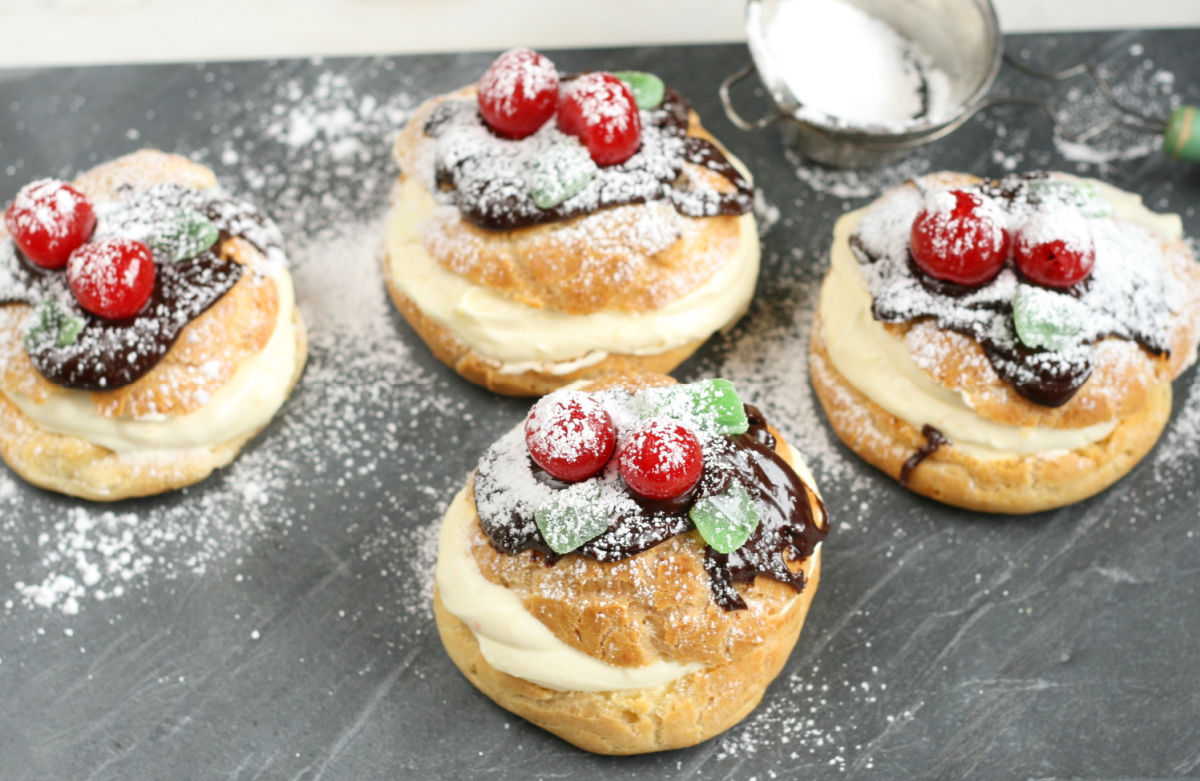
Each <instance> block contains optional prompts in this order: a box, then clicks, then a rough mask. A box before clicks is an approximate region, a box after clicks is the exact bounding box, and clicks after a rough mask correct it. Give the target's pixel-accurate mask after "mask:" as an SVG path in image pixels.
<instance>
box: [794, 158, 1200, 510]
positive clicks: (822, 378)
mask: <svg viewBox="0 0 1200 781" xmlns="http://www.w3.org/2000/svg"><path fill="white" fill-rule="evenodd" d="M1198 339H1200V266H1198V265H1197V264H1196V262H1195V260H1194V259H1193V258H1192V256H1191V253H1190V252H1189V250H1188V247H1187V245H1186V244H1185V243H1184V241H1183V238H1182V228H1181V222H1180V220H1179V218H1178V217H1177V216H1175V215H1163V214H1155V213H1153V212H1151V211H1150V210H1148V209H1146V208H1145V207H1144V206H1143V205H1142V203H1141V199H1140V198H1138V197H1137V196H1136V195H1133V194H1130V193H1127V192H1124V191H1121V190H1118V189H1117V188H1114V187H1111V186H1109V185H1106V184H1104V183H1101V182H1097V181H1092V180H1083V179H1078V178H1075V177H1072V176H1069V175H1066V174H1058V173H1033V174H1021V175H1011V176H1007V177H1005V178H1003V179H1000V180H986V181H985V180H980V179H978V178H975V177H971V176H967V175H962V174H951V173H941V174H934V175H930V176H926V177H922V178H920V179H918V180H915V181H910V182H908V183H907V184H905V185H903V186H901V187H898V188H896V189H895V190H892V191H890V192H888V193H886V194H885V195H883V196H882V197H881V198H879V199H878V200H877V201H876V202H874V203H873V204H871V205H870V206H868V207H866V208H863V209H860V210H858V211H854V212H851V213H849V214H846V215H844V216H843V217H842V218H841V219H840V220H839V221H838V223H837V225H836V227H835V229H834V239H833V248H832V252H831V261H830V270H829V273H828V275H827V277H826V278H825V281H824V283H823V285H822V288H821V293H820V299H819V302H818V307H817V316H816V320H815V324H814V328H813V332H812V340H811V346H810V353H809V357H810V366H811V377H812V383H813V386H814V388H815V389H816V391H817V395H818V396H819V398H820V400H821V402H822V404H823V406H824V408H825V411H826V413H827V415H828V417H829V420H830V423H831V424H832V426H833V428H834V430H835V431H836V432H837V434H838V436H839V437H840V438H841V439H842V441H843V442H845V443H846V445H847V446H849V447H850V448H851V449H852V450H854V451H855V452H856V453H857V454H858V455H859V456H861V457H862V458H864V459H865V460H867V461H868V462H870V463H871V464H873V465H874V466H876V467H878V468H879V469H881V470H883V471H884V472H886V473H888V474H889V475H891V476H893V477H895V478H897V479H898V480H900V482H901V483H903V484H904V485H906V486H908V487H909V488H911V489H912V490H914V491H916V492H918V493H921V494H924V495H926V496H929V497H931V498H934V499H937V500H939V501H942V502H946V503H948V504H952V505H957V506H960V507H965V508H968V509H973V510H981V511H987V512H999V513H1026V512H1035V511H1039V510H1046V509H1050V508H1054V507H1061V506H1063V505H1067V504H1070V503H1072V502H1076V501H1079V500H1080V499H1083V498H1085V497H1088V496H1091V495H1093V494H1095V493H1097V492H1099V491H1101V490H1103V489H1104V488H1106V487H1108V486H1109V485H1111V484H1113V483H1114V482H1115V481H1117V480H1118V479H1119V478H1120V477H1122V476H1123V475H1124V474H1126V473H1127V472H1128V471H1129V470H1130V469H1132V468H1133V466H1134V465H1135V464H1137V463H1138V461H1139V460H1140V459H1141V458H1142V457H1143V456H1145V454H1146V453H1147V452H1148V451H1149V450H1150V448H1151V447H1152V446H1153V445H1154V443H1155V441H1156V440H1157V439H1158V436H1159V434H1161V432H1162V431H1163V428H1164V427H1165V425H1166V423H1167V419H1168V417H1169V415H1170V411H1171V381H1172V380H1173V379H1174V378H1175V377H1177V376H1178V375H1179V374H1180V373H1181V372H1182V371H1183V370H1184V369H1185V368H1186V367H1188V366H1189V365H1190V364H1191V363H1192V362H1193V361H1194V359H1195V356H1196V346H1197V341H1198Z"/></svg>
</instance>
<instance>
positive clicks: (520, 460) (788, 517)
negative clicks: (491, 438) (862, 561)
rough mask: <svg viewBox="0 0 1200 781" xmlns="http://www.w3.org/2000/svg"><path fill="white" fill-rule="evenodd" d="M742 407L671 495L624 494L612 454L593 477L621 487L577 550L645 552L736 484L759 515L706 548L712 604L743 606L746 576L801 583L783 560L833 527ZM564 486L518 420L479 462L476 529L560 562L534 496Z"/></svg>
mask: <svg viewBox="0 0 1200 781" xmlns="http://www.w3.org/2000/svg"><path fill="white" fill-rule="evenodd" d="M745 410H746V415H747V417H748V419H749V422H750V426H749V429H748V430H747V431H746V432H745V433H744V434H739V435H731V436H720V437H719V438H718V439H719V440H720V441H719V442H715V443H714V442H712V441H709V442H708V443H706V445H705V451H704V469H703V473H702V475H701V477H700V481H699V482H698V483H697V484H696V486H695V487H694V488H693V489H692V490H691V491H689V492H688V493H685V494H684V495H683V496H681V497H678V498H677V499H673V500H669V501H651V500H648V499H643V498H641V497H638V496H636V495H634V494H633V493H632V492H629V491H628V489H626V488H625V487H624V485H623V484H622V483H621V482H620V480H619V478H618V477H616V469H615V459H614V463H612V464H610V469H608V470H606V472H605V473H604V474H603V477H602V478H599V479H602V480H603V481H604V482H605V483H606V484H607V485H608V486H609V489H610V490H611V491H613V492H619V494H620V495H619V498H618V499H617V500H616V501H611V503H610V506H611V510H610V516H609V517H610V518H611V521H610V523H609V527H608V531H606V532H604V533H603V534H601V535H600V536H599V537H596V538H595V539H593V540H592V541H590V542H587V543H585V544H584V545H582V546H581V547H579V548H578V549H576V550H575V551H574V552H573V553H574V554H578V555H580V556H584V557H586V558H590V559H594V560H596V561H605V562H612V561H621V560H623V559H627V558H629V557H631V556H635V555H637V554H639V553H641V552H643V551H645V550H649V549H650V548H652V547H654V546H655V545H658V544H659V543H661V542H664V541H665V540H668V539H670V538H671V537H674V536H676V535H679V534H684V533H686V532H687V531H689V530H690V529H692V528H693V524H692V522H691V520H690V519H689V517H688V510H690V509H691V507H692V505H694V504H695V503H696V502H697V501H698V500H699V499H701V498H703V497H706V496H711V495H714V494H718V493H721V492H722V491H724V490H725V489H726V488H727V487H729V486H730V484H731V483H732V482H733V481H737V482H739V483H741V484H742V485H743V486H744V487H745V489H746V491H747V492H748V493H749V494H750V497H751V498H752V499H753V500H754V502H755V504H756V505H757V507H758V509H759V513H760V517H761V520H760V522H759V525H758V527H757V528H756V529H755V530H754V531H753V532H752V533H751V535H750V537H749V539H747V540H746V542H745V543H744V544H743V545H742V546H741V547H740V548H738V549H737V550H735V551H733V552H732V553H729V554H722V553H718V552H717V551H715V550H713V549H712V548H706V552H705V561H704V567H705V570H706V571H707V572H708V575H709V587H710V590H711V592H712V595H713V600H714V602H716V604H718V605H719V606H720V607H721V608H723V609H725V610H738V609H741V608H744V607H746V603H745V601H744V600H743V599H742V596H741V595H740V594H739V593H738V591H737V590H736V588H734V584H736V583H748V582H751V581H753V580H754V578H755V577H756V576H758V575H765V576H767V577H769V578H772V579H774V580H777V581H779V582H781V583H786V584H788V585H790V586H792V588H794V589H796V591H800V590H801V589H803V588H804V582H805V581H804V575H803V573H802V572H801V571H799V570H797V571H793V570H792V569H791V568H790V567H789V566H788V564H789V563H790V564H792V565H795V564H797V563H799V562H800V561H802V560H803V559H805V558H807V557H809V556H811V555H812V554H813V551H814V550H815V549H816V546H817V543H819V542H820V541H821V540H823V539H824V538H825V536H826V535H827V534H828V532H829V526H828V520H827V518H828V516H827V515H826V514H825V508H824V505H823V504H822V503H821V502H820V500H819V499H817V497H816V496H815V495H814V494H813V493H812V491H811V489H809V487H808V486H807V485H805V483H804V481H802V480H801V479H800V478H799V477H797V476H796V473H795V472H794V471H793V470H792V468H791V467H790V466H788V464H787V462H786V461H784V460H783V459H782V458H781V457H780V456H779V455H778V454H777V453H776V452H775V438H774V436H772V435H771V433H770V431H769V430H768V429H767V421H766V419H765V418H764V417H763V414H762V413H761V412H760V411H759V410H758V409H757V408H755V407H753V406H750V405H746V406H745ZM567 486H568V484H567V483H564V482H561V481H559V480H557V479H555V478H554V477H551V476H550V475H549V474H547V473H546V472H544V471H542V470H541V468H540V467H538V466H537V465H536V464H534V463H533V461H532V459H530V458H529V457H528V453H527V451H526V450H525V445H524V438H523V433H522V431H521V430H520V428H519V427H518V429H514V430H513V431H511V432H509V434H507V435H506V436H505V437H502V438H501V439H500V440H499V441H498V442H496V444H494V445H493V446H492V447H491V448H490V449H489V450H488V452H487V453H485V454H484V457H483V458H482V459H481V460H480V462H479V468H478V469H477V471H476V473H475V480H474V489H475V504H476V508H477V511H478V513H479V522H480V526H481V527H482V528H483V531H484V533H485V534H486V535H487V537H488V539H489V540H490V541H491V544H492V546H493V547H495V548H496V550H498V551H500V552H502V553H506V554H510V555H515V554H517V553H520V552H522V551H526V550H529V551H535V552H536V553H537V554H539V555H540V556H541V557H543V560H544V561H545V563H546V564H547V565H548V566H553V565H554V564H555V563H557V562H558V560H559V559H560V558H562V556H560V555H559V554H556V553H555V552H554V551H552V550H551V549H550V548H549V546H547V544H546V541H545V539H544V538H543V537H542V534H541V532H540V531H539V530H538V527H537V524H536V523H535V521H534V517H533V513H534V511H535V509H536V505H537V503H538V502H539V501H542V500H544V498H545V497H546V496H549V495H552V494H553V492H556V491H561V490H564V489H566V488H567ZM810 500H816V502H817V505H818V506H819V507H820V509H821V513H820V514H821V516H822V517H821V519H819V520H818V519H816V518H814V517H813V513H812V506H811V503H810ZM601 501H607V500H603V499H602V500H601Z"/></svg>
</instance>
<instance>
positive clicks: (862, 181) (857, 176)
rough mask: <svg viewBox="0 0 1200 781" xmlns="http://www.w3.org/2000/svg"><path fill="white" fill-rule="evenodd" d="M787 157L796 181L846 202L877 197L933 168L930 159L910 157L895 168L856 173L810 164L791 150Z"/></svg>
mask: <svg viewBox="0 0 1200 781" xmlns="http://www.w3.org/2000/svg"><path fill="white" fill-rule="evenodd" d="M784 155H785V156H786V157H787V160H788V162H789V163H791V165H792V166H793V168H794V169H795V171H796V178H797V179H799V180H800V181H802V182H804V183H805V184H806V185H808V186H809V187H811V188H812V189H813V190H815V191H816V192H818V193H820V194H822V195H830V196H833V197H834V198H843V199H851V198H869V197H871V196H874V195H878V194H879V193H881V192H883V191H885V190H890V189H891V188H893V187H898V186H899V185H901V184H903V183H904V182H906V181H908V180H909V179H915V178H916V177H918V176H921V175H922V174H924V173H926V172H927V171H928V170H929V165H930V163H929V160H928V159H927V158H924V157H908V158H905V159H903V160H900V161H898V162H896V163H894V164H892V165H888V166H882V167H880V168H872V169H868V170H862V171H855V170H849V169H842V168H827V167H825V166H823V165H820V164H818V163H813V162H810V161H808V160H805V159H804V158H803V157H801V155H800V154H799V153H798V152H796V151H795V150H794V149H791V148H786V149H784Z"/></svg>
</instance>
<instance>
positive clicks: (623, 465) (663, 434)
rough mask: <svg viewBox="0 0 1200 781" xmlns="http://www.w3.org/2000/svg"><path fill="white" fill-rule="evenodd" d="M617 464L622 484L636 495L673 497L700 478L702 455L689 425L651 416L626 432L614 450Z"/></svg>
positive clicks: (657, 497)
mask: <svg viewBox="0 0 1200 781" xmlns="http://www.w3.org/2000/svg"><path fill="white" fill-rule="evenodd" d="M617 466H618V468H619V469H620V470H621V477H622V478H623V479H624V480H625V484H626V485H628V486H629V488H630V490H632V491H633V492H634V493H635V494H637V495H638V496H642V497H645V498H647V499H658V500H661V499H674V498H675V497H677V496H681V495H682V494H684V493H686V492H687V491H688V490H690V489H691V487H692V486H694V485H695V484H696V481H697V480H699V479H700V473H701V472H702V471H703V469H704V456H703V453H702V452H701V449H700V440H698V439H696V435H695V434H693V433H692V431H691V429H689V428H687V427H686V426H682V425H680V424H678V423H672V422H670V421H661V420H652V421H650V422H649V423H644V424H642V426H641V427H639V428H638V429H636V430H635V431H634V432H633V433H632V434H630V435H629V438H628V439H627V440H626V441H625V443H624V444H623V445H622V446H621V452H620V453H618V454H617Z"/></svg>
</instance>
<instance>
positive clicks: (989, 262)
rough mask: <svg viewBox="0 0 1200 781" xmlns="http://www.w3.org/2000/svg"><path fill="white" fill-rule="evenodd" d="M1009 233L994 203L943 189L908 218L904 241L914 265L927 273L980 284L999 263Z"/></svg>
mask: <svg viewBox="0 0 1200 781" xmlns="http://www.w3.org/2000/svg"><path fill="white" fill-rule="evenodd" d="M1009 243H1010V240H1009V235H1008V231H1006V230H1005V228H1004V224H1003V221H1002V215H1001V214H1000V211H999V208H998V207H997V206H996V205H995V204H994V203H993V202H992V201H991V200H990V199H988V198H986V197H985V196H983V195H980V194H978V193H972V192H967V191H966V190H946V191H942V192H938V193H934V194H932V195H931V196H930V197H928V198H926V200H925V208H923V209H922V210H921V213H920V214H918V215H917V218H916V219H915V220H913V225H912V232H911V235H910V241H909V247H910V249H911V250H912V257H913V261H915V262H916V264H917V267H918V268H920V269H921V270H922V271H924V272H925V273H926V274H928V275H929V276H931V277H934V278H936V279H943V280H946V281H948V282H955V283H957V284H960V285H970V286H975V285H982V284H983V283H985V282H987V281H989V280H990V279H992V278H993V277H995V276H996V275H997V274H999V273H1000V269H1002V268H1003V267H1004V261H1005V260H1006V259H1007V257H1008V250H1009Z"/></svg>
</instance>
